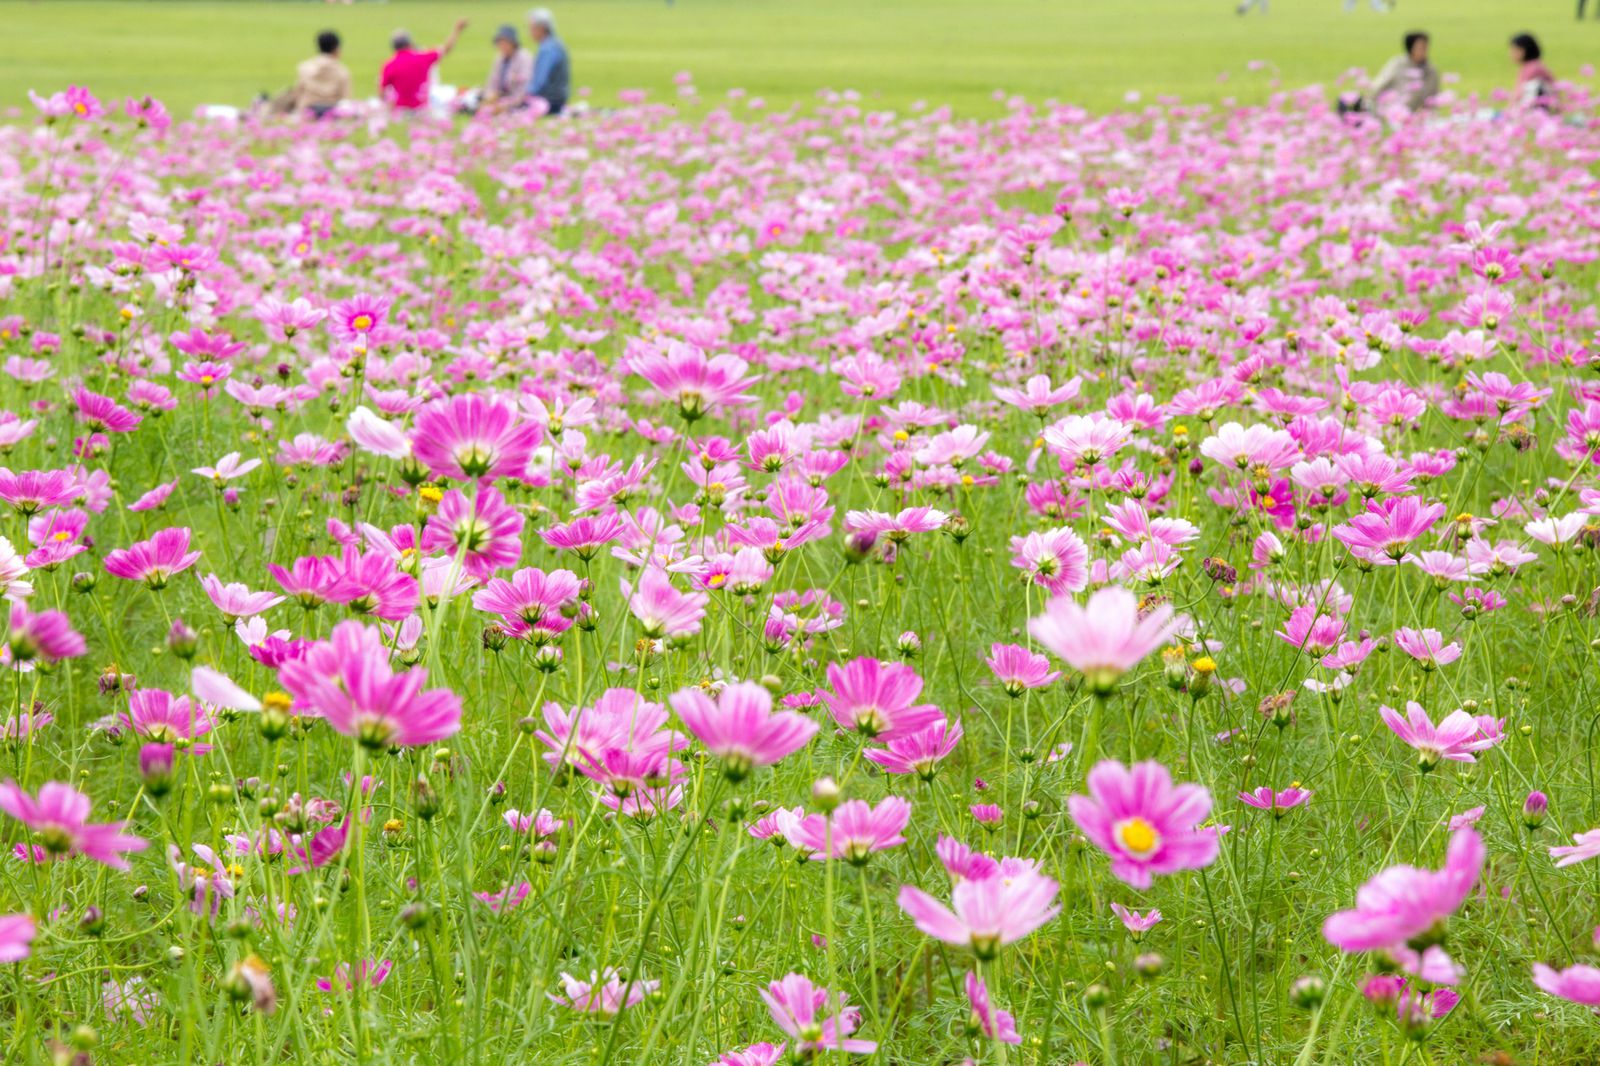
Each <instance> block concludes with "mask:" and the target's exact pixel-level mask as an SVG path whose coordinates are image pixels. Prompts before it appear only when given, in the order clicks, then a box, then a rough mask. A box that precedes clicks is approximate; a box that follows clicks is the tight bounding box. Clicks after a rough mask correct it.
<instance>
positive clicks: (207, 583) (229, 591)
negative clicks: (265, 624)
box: [200, 574, 283, 626]
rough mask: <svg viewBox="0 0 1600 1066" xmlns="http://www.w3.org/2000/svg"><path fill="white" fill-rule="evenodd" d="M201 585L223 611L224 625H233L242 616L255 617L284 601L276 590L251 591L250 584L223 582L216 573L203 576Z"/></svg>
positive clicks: (218, 608)
mask: <svg viewBox="0 0 1600 1066" xmlns="http://www.w3.org/2000/svg"><path fill="white" fill-rule="evenodd" d="M200 587H201V588H202V589H204V590H205V593H206V595H207V596H208V597H210V599H211V602H212V604H213V605H215V607H216V608H217V610H219V611H221V612H222V621H223V624H224V625H230V626H231V625H233V624H234V623H235V622H237V621H238V620H239V619H241V618H254V617H255V616H256V615H258V614H262V613H264V612H266V611H269V610H271V609H272V608H274V607H276V606H277V605H278V604H280V603H282V602H283V597H282V596H279V595H278V594H277V593H275V592H251V591H250V588H249V586H247V585H242V584H239V583H238V582H231V583H229V584H223V582H222V579H221V578H220V577H218V576H217V575H216V574H206V575H205V576H204V577H202V578H201V579H200Z"/></svg>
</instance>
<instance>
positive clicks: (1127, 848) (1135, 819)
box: [1067, 759, 1218, 888]
mask: <svg viewBox="0 0 1600 1066" xmlns="http://www.w3.org/2000/svg"><path fill="white" fill-rule="evenodd" d="M1087 783H1088V788H1089V794H1088V795H1087V796H1069V797H1067V811H1068V813H1069V814H1070V815H1071V816H1072V820H1073V821H1074V822H1076V823H1077V826H1078V828H1079V829H1081V830H1082V831H1083V834H1084V836H1086V837H1088V838H1089V842H1090V843H1092V844H1093V845H1094V846H1095V847H1097V848H1099V849H1100V850H1101V851H1104V852H1105V853H1106V854H1107V855H1109V856H1110V857H1111V873H1112V875H1113V876H1115V877H1116V878H1118V879H1119V880H1121V881H1123V882H1124V883H1126V884H1129V885H1132V886H1133V887H1134V888H1149V887H1150V884H1151V882H1152V880H1153V879H1154V875H1155V874H1172V873H1177V872H1179V871H1181V870H1198V869H1202V868H1204V867H1206V866H1209V865H1211V863H1212V862H1213V861H1215V860H1216V857H1217V849H1218V844H1217V838H1218V832H1217V830H1215V829H1200V828H1197V827H1198V826H1199V824H1200V823H1201V822H1202V821H1204V820H1205V818H1206V817H1207V815H1209V814H1210V813H1211V793H1210V792H1208V791H1207V790H1206V788H1205V786H1203V785H1194V784H1182V785H1175V784H1173V781H1172V775H1171V774H1169V773H1168V772H1167V768H1166V767H1165V766H1162V765H1161V764H1160V763H1158V762H1155V761H1153V760H1151V761H1146V762H1141V763H1137V764H1135V765H1134V766H1132V767H1131V768H1130V767H1127V766H1124V765H1122V763H1120V762H1116V761H1115V760H1111V759H1107V760H1104V761H1103V762H1101V763H1099V764H1098V765H1096V766H1095V768H1094V769H1092V770H1090V771H1089V777H1088V782H1087Z"/></svg>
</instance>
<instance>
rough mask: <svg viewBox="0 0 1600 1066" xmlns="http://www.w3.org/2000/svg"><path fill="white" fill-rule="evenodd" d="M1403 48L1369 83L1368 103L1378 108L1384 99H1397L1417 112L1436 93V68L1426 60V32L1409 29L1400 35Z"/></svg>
mask: <svg viewBox="0 0 1600 1066" xmlns="http://www.w3.org/2000/svg"><path fill="white" fill-rule="evenodd" d="M1400 43H1401V46H1402V47H1403V48H1404V51H1403V52H1401V54H1399V55H1397V56H1395V57H1394V58H1393V59H1391V60H1389V62H1387V63H1385V64H1384V66H1383V69H1382V70H1380V71H1378V77H1377V80H1375V81H1374V82H1373V83H1372V104H1373V106H1374V107H1380V106H1382V105H1383V104H1384V103H1385V102H1386V99H1385V98H1391V99H1395V100H1398V101H1400V102H1401V103H1403V104H1404V105H1405V106H1406V110H1408V111H1421V110H1422V109H1423V108H1425V107H1427V106H1428V101H1429V100H1431V99H1433V98H1434V97H1435V96H1437V95H1439V71H1438V70H1437V69H1436V68H1435V67H1434V65H1433V64H1432V63H1430V62H1428V46H1429V44H1430V43H1431V42H1430V41H1429V39H1428V35H1427V34H1426V33H1423V32H1421V31H1420V30H1417V31H1413V32H1411V33H1408V34H1406V35H1405V37H1403V38H1401V42H1400Z"/></svg>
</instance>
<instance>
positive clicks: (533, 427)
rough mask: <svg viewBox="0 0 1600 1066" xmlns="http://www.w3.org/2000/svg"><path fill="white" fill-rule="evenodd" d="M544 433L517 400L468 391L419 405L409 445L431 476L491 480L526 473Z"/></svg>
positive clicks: (514, 476) (516, 476)
mask: <svg viewBox="0 0 1600 1066" xmlns="http://www.w3.org/2000/svg"><path fill="white" fill-rule="evenodd" d="M542 433H543V431H542V430H541V429H540V427H539V425H538V423H535V422H528V421H524V420H523V418H522V416H521V414H520V413H519V412H518V410H517V408H516V405H514V404H512V403H510V402H508V401H506V400H501V399H499V398H496V397H490V396H485V395H483V394H482V393H476V392H472V393H465V394H463V395H459V396H452V397H449V398H447V399H443V400H435V401H434V402H433V403H430V404H426V405H424V406H423V407H422V408H421V409H420V410H418V411H417V417H416V422H415V424H414V425H413V427H412V430H411V447H412V453H413V454H414V455H415V456H416V459H417V462H419V463H421V464H422V465H423V466H424V467H426V468H427V469H428V471H429V472H430V473H431V474H433V476H435V477H445V478H454V479H457V480H461V481H473V480H480V481H492V480H494V479H495V478H500V477H511V478H520V477H522V476H524V475H525V474H526V473H527V471H528V463H529V461H530V459H531V458H532V457H533V449H534V448H536V447H537V446H538V444H539V438H540V436H541V435H542Z"/></svg>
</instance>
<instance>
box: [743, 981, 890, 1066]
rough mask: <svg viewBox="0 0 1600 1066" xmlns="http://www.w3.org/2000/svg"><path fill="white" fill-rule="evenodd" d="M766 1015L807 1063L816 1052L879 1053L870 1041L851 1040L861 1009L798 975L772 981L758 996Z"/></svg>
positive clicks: (859, 1018) (858, 1022) (844, 996)
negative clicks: (764, 1004) (767, 1014)
mask: <svg viewBox="0 0 1600 1066" xmlns="http://www.w3.org/2000/svg"><path fill="white" fill-rule="evenodd" d="M761 999H762V1001H763V1002H765V1003H766V1005H767V1013H769V1014H770V1015H771V1016H772V1021H773V1023H774V1024H776V1025H777V1027H778V1028H779V1029H782V1030H783V1031H784V1032H785V1033H787V1034H789V1036H790V1037H791V1038H793V1039H794V1041H795V1045H794V1052H795V1054H796V1055H797V1056H799V1057H800V1058H801V1059H802V1060H805V1061H810V1060H811V1059H813V1058H815V1057H816V1055H817V1052H818V1051H845V1052H849V1053H850V1054H852V1055H870V1054H872V1053H873V1052H874V1051H876V1050H878V1045H877V1044H876V1043H874V1042H872V1041H871V1040H853V1039H851V1038H850V1034H851V1033H853V1032H855V1031H856V1027H857V1026H859V1025H860V1024H861V1008H860V1007H851V1006H847V1002H848V1000H849V997H848V996H846V995H845V994H844V993H843V992H840V993H837V994H835V993H832V992H829V991H828V990H827V989H825V988H822V987H820V986H818V985H814V984H812V983H811V979H810V978H808V977H805V976H803V975H801V974H798V973H791V974H789V975H788V976H787V977H783V978H780V979H779V980H777V981H773V982H772V983H771V984H769V985H768V986H767V988H766V991H764V992H762V993H761Z"/></svg>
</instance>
